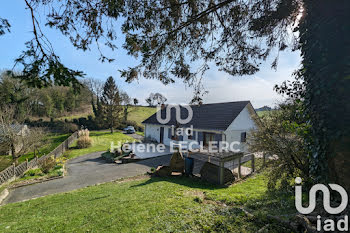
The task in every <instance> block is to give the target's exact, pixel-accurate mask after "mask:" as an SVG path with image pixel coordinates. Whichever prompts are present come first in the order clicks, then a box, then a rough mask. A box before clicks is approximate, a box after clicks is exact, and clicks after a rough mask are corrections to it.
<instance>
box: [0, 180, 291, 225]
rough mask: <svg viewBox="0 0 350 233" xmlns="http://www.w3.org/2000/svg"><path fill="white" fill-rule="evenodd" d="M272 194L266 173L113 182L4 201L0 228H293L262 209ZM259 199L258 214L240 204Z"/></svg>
mask: <svg viewBox="0 0 350 233" xmlns="http://www.w3.org/2000/svg"><path fill="white" fill-rule="evenodd" d="M266 195H267V194H266V178H265V177H264V175H261V174H260V175H257V176H254V177H252V178H250V179H248V180H246V181H245V182H242V183H239V184H236V185H233V186H231V187H229V188H220V187H217V186H213V185H210V184H207V183H202V182H198V181H196V180H193V179H190V178H184V177H177V178H147V179H142V180H134V181H125V182H112V183H106V184H102V185H98V186H92V187H87V188H84V189H80V190H76V191H72V192H69V193H63V194H56V195H50V196H46V197H43V198H38V199H34V200H30V201H26V202H21V203H14V204H8V205H5V206H2V207H0V231H1V232H53V231H55V232H257V231H258V230H259V229H261V228H262V227H264V226H265V225H266V224H270V226H269V227H268V229H267V231H265V232H290V231H289V230H288V229H283V227H281V226H278V225H276V224H274V223H271V222H269V221H268V220H267V219H266V218H264V217H263V216H262V214H263V213H262V212H259V211H261V210H263V209H264V208H263V207H264V206H262V205H264V202H262V201H261V200H265V199H264V198H266ZM205 196H208V198H209V199H210V200H207V198H205ZM211 200H216V201H225V202H227V203H230V204H233V206H223V205H218V204H217V203H216V202H213V201H211ZM256 203H258V205H260V206H259V208H258V210H256V213H257V215H256V216H257V217H249V216H247V215H246V214H245V213H244V212H243V211H242V210H240V209H239V208H238V206H235V205H246V206H247V205H249V204H250V205H256ZM267 207H269V208H271V203H268V205H267ZM267 207H266V208H267ZM259 216H262V217H259Z"/></svg>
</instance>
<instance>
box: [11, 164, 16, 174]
mask: <svg viewBox="0 0 350 233" xmlns="http://www.w3.org/2000/svg"><path fill="white" fill-rule="evenodd" d="M12 166H13V169H12V172H13V176H16V164H15V163H13V164H12Z"/></svg>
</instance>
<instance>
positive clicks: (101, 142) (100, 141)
mask: <svg viewBox="0 0 350 233" xmlns="http://www.w3.org/2000/svg"><path fill="white" fill-rule="evenodd" d="M90 138H91V140H92V146H91V147H89V148H84V149H77V148H76V142H75V143H73V144H72V145H71V147H70V148H71V149H70V150H68V151H66V152H65V153H64V156H65V157H66V158H68V159H72V158H76V157H78V156H81V155H85V154H89V153H93V152H99V151H107V150H108V149H109V148H110V147H111V143H112V142H113V143H114V145H117V144H118V143H119V142H127V141H134V139H133V138H132V137H130V136H127V135H125V134H123V133H121V132H114V133H113V134H111V133H110V132H109V131H90Z"/></svg>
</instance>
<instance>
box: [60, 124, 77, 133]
mask: <svg viewBox="0 0 350 233" xmlns="http://www.w3.org/2000/svg"><path fill="white" fill-rule="evenodd" d="M78 130H79V127H78V126H77V125H76V124H74V123H67V122H65V124H64V125H63V131H64V132H65V133H74V132H75V131H78Z"/></svg>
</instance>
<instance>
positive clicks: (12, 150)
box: [11, 143, 18, 164]
mask: <svg viewBox="0 0 350 233" xmlns="http://www.w3.org/2000/svg"><path fill="white" fill-rule="evenodd" d="M11 156H12V160H13V162H14V163H15V164H18V157H17V156H16V147H15V145H14V144H13V143H12V144H11Z"/></svg>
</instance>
